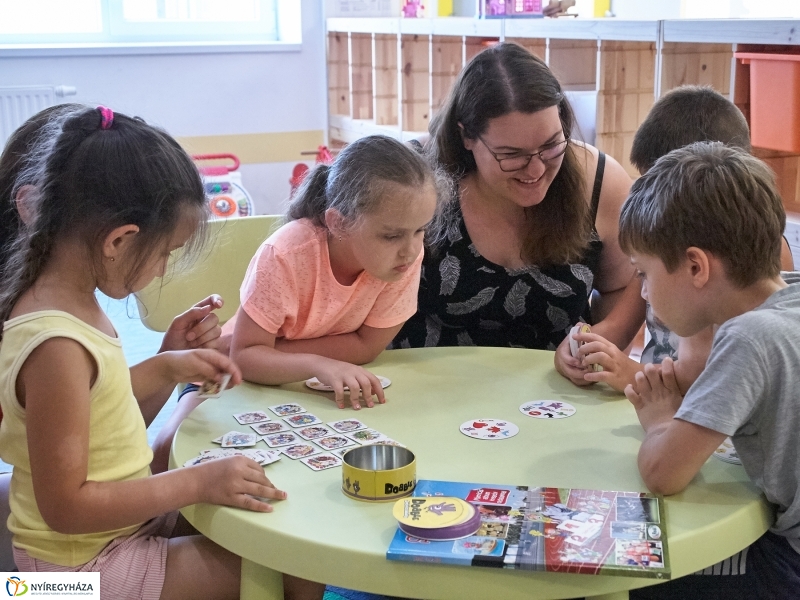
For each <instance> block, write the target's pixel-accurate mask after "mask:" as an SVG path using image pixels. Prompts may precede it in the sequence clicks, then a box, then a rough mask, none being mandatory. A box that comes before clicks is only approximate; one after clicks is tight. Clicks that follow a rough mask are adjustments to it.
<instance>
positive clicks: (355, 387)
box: [231, 136, 449, 409]
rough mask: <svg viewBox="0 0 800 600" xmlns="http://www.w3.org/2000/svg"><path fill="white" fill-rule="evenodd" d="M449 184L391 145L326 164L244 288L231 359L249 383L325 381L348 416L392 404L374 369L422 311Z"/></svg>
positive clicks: (370, 145)
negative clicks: (425, 274)
mask: <svg viewBox="0 0 800 600" xmlns="http://www.w3.org/2000/svg"><path fill="white" fill-rule="evenodd" d="M448 192H449V190H448V185H447V182H446V179H444V178H442V177H441V176H438V175H437V174H436V173H434V171H433V170H432V169H431V168H430V167H429V166H428V164H427V163H426V162H425V160H424V159H423V157H422V156H420V155H419V154H417V153H416V152H415V151H414V150H411V149H410V148H409V147H407V146H405V145H404V144H402V143H400V142H398V141H396V140H394V139H392V138H389V137H386V136H369V137H365V138H362V139H360V140H358V141H357V142H355V143H353V144H351V145H349V146H347V147H346V148H345V149H344V150H343V151H342V152H341V153H340V154H339V156H338V157H337V159H336V161H335V162H334V164H333V165H331V166H328V165H319V166H317V167H316V168H315V169H314V170H313V171H311V173H309V175H308V176H307V178H306V181H305V183H304V185H303V187H302V188H301V189H300V190H299V191H298V194H297V196H296V197H295V199H294V200H293V201H292V204H291V205H290V207H289V211H288V215H287V221H288V222H287V223H286V224H285V225H284V226H283V227H281V228H280V229H279V230H278V231H277V232H276V233H275V234H273V235H272V236H270V238H269V239H267V241H266V242H264V244H262V246H261V247H260V248H259V250H258V252H257V253H256V255H255V256H254V257H253V260H252V261H251V262H250V266H249V268H248V270H247V275H246V276H245V280H244V283H243V284H242V288H241V300H242V305H241V308H240V309H239V311H238V312H237V315H236V324H235V327H234V330H233V339H232V341H231V358H232V359H233V360H234V361H235V362H236V363H237V364H238V365H239V367H240V368H241V370H242V374H243V376H244V378H245V379H248V380H250V381H254V382H256V383H263V384H269V385H277V384H282V383H288V382H291V381H300V380H303V379H307V378H309V377H317V378H318V379H319V380H320V381H321V382H322V383H325V384H328V385H330V386H331V387H333V389H334V392H335V400H336V403H337V404H338V405H339V407H340V408H344V388H345V386H347V387H349V388H350V390H351V393H350V403H351V404H352V406H353V408H355V409H359V408H361V402H362V401H361V400H360V399H359V392H361V395H362V397H363V399H364V400H363V402H364V403H366V405H367V406H368V407H372V406H373V400H372V396H373V395H375V396H376V397H377V399H378V401H379V402H381V403H382V402H384V396H383V390H382V389H381V385H380V382H379V381H378V379H377V377H375V375H373V374H372V373H370V372H369V371H367V370H366V369H364V368H362V367H360V366H358V365H361V364H365V363H368V362H371V361H373V360H374V359H375V358H376V357H377V356H378V354H380V353H381V351H382V350H383V349H384V348H385V347H386V345H387V344H388V343H389V342H390V341H391V340H392V338H393V337H394V336H395V334H396V333H397V332H398V331H399V330H400V328H401V327H402V325H403V323H404V322H405V321H406V320H407V319H408V318H409V317H411V315H413V314H414V313H415V312H416V310H417V290H418V287H419V279H420V266H421V264H422V245H423V238H424V235H425V229H426V227H427V226H428V225H429V224H430V223H431V221H432V220H433V218H434V215H435V214H437V213H438V212H439V211H438V210H437V207H438V206H439V205H440V204H442V203H444V202H445V201H446V199H447V198H448Z"/></svg>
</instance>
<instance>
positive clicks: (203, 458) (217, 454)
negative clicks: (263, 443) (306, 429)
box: [183, 448, 279, 467]
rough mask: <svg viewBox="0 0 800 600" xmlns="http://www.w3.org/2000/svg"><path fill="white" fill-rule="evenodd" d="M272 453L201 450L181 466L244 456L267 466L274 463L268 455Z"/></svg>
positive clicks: (238, 449) (225, 449) (224, 449)
mask: <svg viewBox="0 0 800 600" xmlns="http://www.w3.org/2000/svg"><path fill="white" fill-rule="evenodd" d="M274 452H275V451H274V450H256V449H253V448H221V449H218V450H203V451H202V452H200V455H199V456H196V457H194V458H192V459H190V460H188V461H186V462H185V463H183V466H184V467H191V466H194V465H201V464H203V463H204V462H208V461H210V460H217V459H220V458H226V457H228V456H246V457H247V458H250V459H252V460H254V461H256V462H257V463H260V464H262V465H264V464H269V463H270V462H275V460H274V459H272V457H271V456H270V455H269V454H268V453H274ZM278 454H279V453H278Z"/></svg>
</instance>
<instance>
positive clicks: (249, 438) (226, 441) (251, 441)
mask: <svg viewBox="0 0 800 600" xmlns="http://www.w3.org/2000/svg"><path fill="white" fill-rule="evenodd" d="M257 441H258V436H257V435H256V434H255V433H241V432H239V431H231V432H230V433H226V434H225V435H223V436H222V447H223V448H243V447H245V446H255V445H256V442H257Z"/></svg>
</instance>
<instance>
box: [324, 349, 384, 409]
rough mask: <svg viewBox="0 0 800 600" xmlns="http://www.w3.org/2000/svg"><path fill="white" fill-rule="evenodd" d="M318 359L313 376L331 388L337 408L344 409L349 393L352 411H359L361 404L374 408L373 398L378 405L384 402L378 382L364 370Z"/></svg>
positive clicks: (381, 388) (335, 361)
mask: <svg viewBox="0 0 800 600" xmlns="http://www.w3.org/2000/svg"><path fill="white" fill-rule="evenodd" d="M318 358H319V361H318V362H317V365H316V369H315V372H314V376H315V377H316V378H317V379H319V380H320V381H321V382H322V383H324V384H327V385H329V386H331V387H332V388H333V391H334V401H335V402H336V405H337V406H338V407H339V408H344V402H345V392H348V393H349V395H350V404H351V406H352V407H353V409H354V410H360V409H361V405H362V404H366V405H367V408H372V407H373V406H375V403H374V401H373V399H372V397H373V396H375V397H376V398H377V399H378V402H379V403H380V404H383V403H385V402H386V398H385V397H384V395H383V386H381V382H380V380H379V379H378V378H377V377H376V376H375V375H373V374H372V373H370V372H369V371H367V370H366V369H365V368H363V367H359V366H358V365H353V364H350V363H347V362H343V361H340V360H334V359H332V358H326V357H323V356H320V357H318Z"/></svg>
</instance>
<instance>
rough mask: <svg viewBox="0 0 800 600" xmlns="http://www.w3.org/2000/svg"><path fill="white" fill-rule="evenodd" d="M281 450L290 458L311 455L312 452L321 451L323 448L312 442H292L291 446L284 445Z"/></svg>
mask: <svg viewBox="0 0 800 600" xmlns="http://www.w3.org/2000/svg"><path fill="white" fill-rule="evenodd" d="M281 452H283V453H284V454H285V455H286V456H288V457H289V458H294V459H298V458H305V457H306V456H311V455H312V454H316V453H317V452H321V450H320V449H319V448H317V447H316V446H313V445H312V444H292V445H291V446H284V447H283V448H281Z"/></svg>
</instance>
